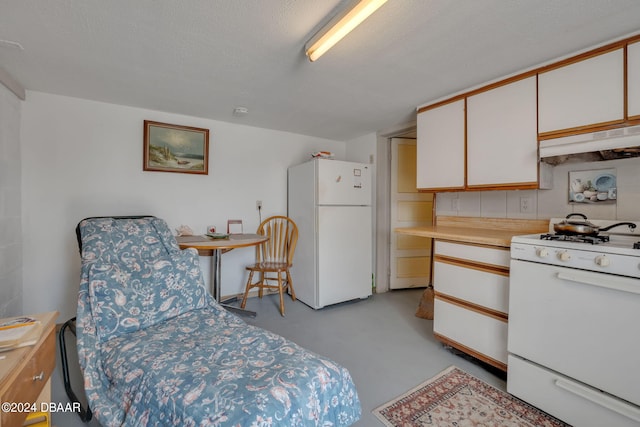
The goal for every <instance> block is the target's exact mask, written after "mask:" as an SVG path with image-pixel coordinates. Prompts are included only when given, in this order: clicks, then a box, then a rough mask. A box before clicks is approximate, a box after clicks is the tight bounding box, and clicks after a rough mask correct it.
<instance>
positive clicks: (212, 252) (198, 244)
mask: <svg viewBox="0 0 640 427" xmlns="http://www.w3.org/2000/svg"><path fill="white" fill-rule="evenodd" d="M176 240H177V241H178V245H180V249H186V248H194V249H197V250H198V254H199V255H200V256H210V257H212V259H211V261H212V262H211V268H212V272H211V276H212V280H211V295H213V298H214V299H215V300H216V301H218V303H220V305H222V306H223V307H224V308H226V309H229V310H231V311H234V312H236V313H239V314H244V315H248V316H251V317H255V316H256V313H255V312H253V311H249V310H243V309H241V308H238V307H234V306H231V305H227V304H224V303H225V302H229V301H231V300H233V298H232V299H231V300H227V301H220V298H221V295H220V287H221V283H220V282H221V271H222V254H223V253H225V252H228V251H230V250H232V249H236V248H244V247H249V246H257V245H259V244H261V243H264V242H266V241H267V240H269V237H268V236H263V235H260V234H230V235H229V237H228V238H224V239H214V238H212V237H207V236H178V237H176Z"/></svg>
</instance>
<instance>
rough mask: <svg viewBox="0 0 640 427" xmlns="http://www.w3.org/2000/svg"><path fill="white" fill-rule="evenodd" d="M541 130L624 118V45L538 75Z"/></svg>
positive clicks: (597, 123) (588, 124)
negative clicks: (621, 47) (622, 47)
mask: <svg viewBox="0 0 640 427" xmlns="http://www.w3.org/2000/svg"><path fill="white" fill-rule="evenodd" d="M538 119H539V129H538V130H539V132H540V134H545V133H549V132H554V131H561V130H568V129H575V128H580V127H584V126H592V125H599V124H609V123H616V122H621V121H623V120H624V57H623V49H617V50H614V51H612V52H608V53H604V54H601V55H598V56H594V57H591V58H588V59H585V60H583V61H580V62H576V63H573V64H569V65H566V66H564V67H561V68H556V69H554V70H551V71H548V72H545V73H541V74H539V75H538Z"/></svg>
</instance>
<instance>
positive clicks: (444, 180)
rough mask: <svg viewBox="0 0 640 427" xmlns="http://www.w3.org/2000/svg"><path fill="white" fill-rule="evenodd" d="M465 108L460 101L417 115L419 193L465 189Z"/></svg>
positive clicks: (462, 101) (462, 100) (463, 103)
mask: <svg viewBox="0 0 640 427" xmlns="http://www.w3.org/2000/svg"><path fill="white" fill-rule="evenodd" d="M464 108H465V102H464V99H461V100H458V101H454V102H451V103H449V104H445V105H442V106H439V107H436V108H432V109H429V110H426V111H423V112H421V113H420V114H418V119H417V122H418V123H417V127H418V142H417V145H418V146H417V162H418V165H417V166H418V167H417V187H418V188H419V189H462V188H464V184H465V177H464V174H465V170H464V162H465V153H464V132H465V130H464V126H465V124H464Z"/></svg>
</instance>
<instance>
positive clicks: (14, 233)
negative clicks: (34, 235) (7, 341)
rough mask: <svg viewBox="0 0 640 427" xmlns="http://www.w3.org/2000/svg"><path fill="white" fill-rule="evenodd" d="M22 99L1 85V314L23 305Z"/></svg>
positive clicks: (16, 311) (18, 310)
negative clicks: (21, 207)
mask: <svg viewBox="0 0 640 427" xmlns="http://www.w3.org/2000/svg"><path fill="white" fill-rule="evenodd" d="M21 104H22V103H21V101H20V100H19V99H18V98H17V97H16V96H15V95H14V94H13V93H12V92H11V91H9V90H8V89H7V88H6V87H5V86H4V85H2V84H0V317H9V316H17V315H19V314H21V308H22V235H21V228H22V227H21V218H20V169H21V163H20V112H21V107H22V105H21Z"/></svg>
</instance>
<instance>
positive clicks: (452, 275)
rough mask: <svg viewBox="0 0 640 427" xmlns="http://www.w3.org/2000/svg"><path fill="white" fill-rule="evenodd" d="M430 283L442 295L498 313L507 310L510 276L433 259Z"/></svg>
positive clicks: (506, 311)
mask: <svg viewBox="0 0 640 427" xmlns="http://www.w3.org/2000/svg"><path fill="white" fill-rule="evenodd" d="M433 265H434V271H433V286H434V289H435V290H436V291H437V292H439V293H443V294H447V295H449V296H452V297H455V298H458V299H462V300H465V301H469V302H471V303H473V304H476V305H480V306H483V307H487V308H489V309H492V310H496V311H499V312H501V313H505V314H506V313H508V312H509V276H508V275H507V274H506V273H505V274H498V273H491V272H488V271H481V270H476V269H474V268H468V267H464V266H460V265H455V264H451V263H448V262H440V261H436V262H434V264H433Z"/></svg>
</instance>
